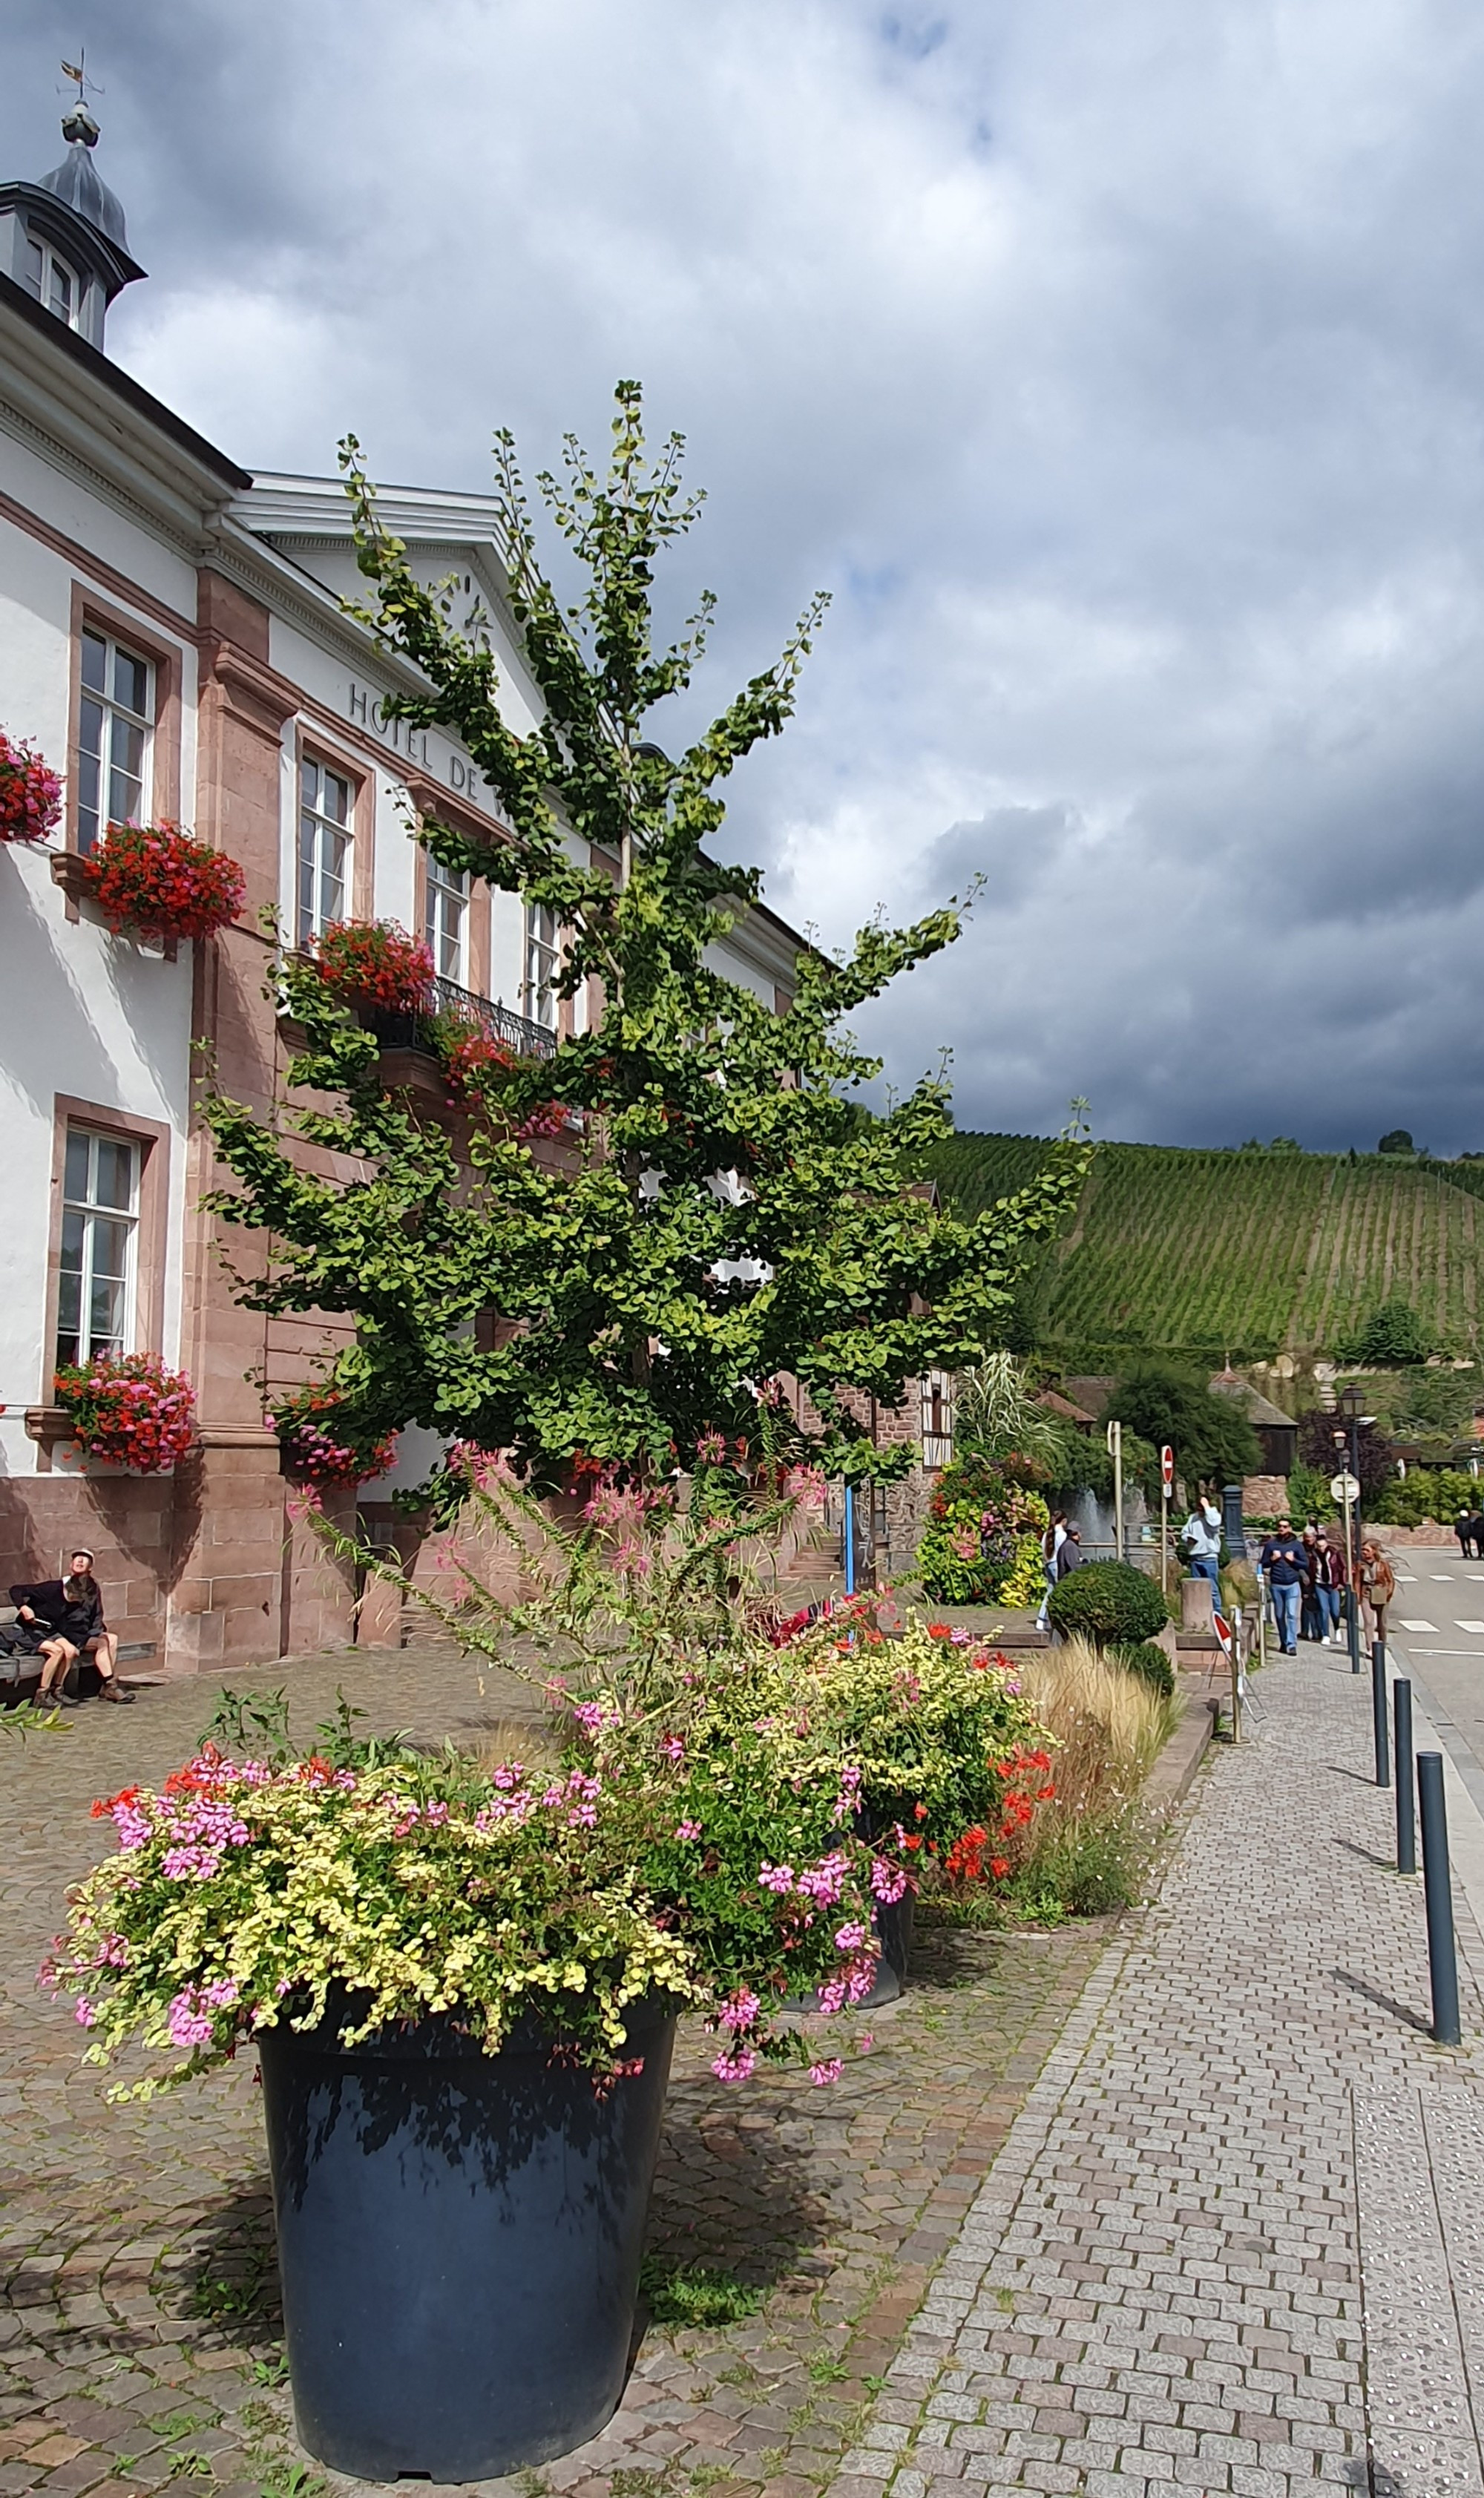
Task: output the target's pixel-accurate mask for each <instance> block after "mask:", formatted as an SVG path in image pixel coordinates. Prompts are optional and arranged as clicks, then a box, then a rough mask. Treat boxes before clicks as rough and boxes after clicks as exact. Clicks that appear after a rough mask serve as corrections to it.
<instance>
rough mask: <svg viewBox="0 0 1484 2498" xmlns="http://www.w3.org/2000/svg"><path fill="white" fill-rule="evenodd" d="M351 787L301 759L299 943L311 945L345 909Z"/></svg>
mask: <svg viewBox="0 0 1484 2498" xmlns="http://www.w3.org/2000/svg"><path fill="white" fill-rule="evenodd" d="M350 863H351V785H350V783H349V781H348V780H347V779H346V778H345V775H344V774H343V773H341V772H332V771H331V769H330V766H329V764H328V763H320V762H317V761H316V760H315V758H314V756H313V755H312V754H306V755H305V756H304V758H303V760H302V762H301V763H300V767H299V943H300V945H313V943H314V941H315V939H316V938H317V937H323V935H324V933H325V931H326V929H327V928H328V927H329V926H330V925H331V922H332V920H336V919H343V918H344V917H345V915H346V913H347V911H348V909H349V905H350Z"/></svg>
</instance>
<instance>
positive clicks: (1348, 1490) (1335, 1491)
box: [1330, 1475, 1360, 1501]
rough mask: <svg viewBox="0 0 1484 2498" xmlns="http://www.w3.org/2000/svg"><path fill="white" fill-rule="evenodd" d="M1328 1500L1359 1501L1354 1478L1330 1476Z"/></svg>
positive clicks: (1358, 1488)
mask: <svg viewBox="0 0 1484 2498" xmlns="http://www.w3.org/2000/svg"><path fill="white" fill-rule="evenodd" d="M1330 1498H1331V1500H1348V1501H1357V1500H1359V1498H1360V1486H1359V1484H1358V1483H1357V1482H1356V1480H1355V1477H1354V1476H1353V1475H1331V1477H1330Z"/></svg>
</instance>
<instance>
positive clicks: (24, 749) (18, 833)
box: [0, 729, 62, 842]
mask: <svg viewBox="0 0 1484 2498" xmlns="http://www.w3.org/2000/svg"><path fill="white" fill-rule="evenodd" d="M61 815H62V784H61V780H60V778H59V776H58V775H57V774H56V773H55V772H53V771H52V769H51V766H50V764H49V763H44V762H43V760H42V758H41V756H40V755H39V754H38V753H37V752H36V749H35V747H34V746H31V745H28V744H27V742H26V740H25V739H24V738H15V739H13V738H9V737H7V736H6V734H5V731H4V729H0V842H44V841H45V840H46V839H47V834H48V833H53V832H55V830H56V827H57V825H58V823H59V822H60V820H61Z"/></svg>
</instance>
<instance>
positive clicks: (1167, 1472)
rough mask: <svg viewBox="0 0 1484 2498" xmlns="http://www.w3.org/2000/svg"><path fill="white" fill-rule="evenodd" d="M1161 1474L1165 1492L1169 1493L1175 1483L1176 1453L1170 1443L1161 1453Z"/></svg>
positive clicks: (1166, 1444) (1167, 1443)
mask: <svg viewBox="0 0 1484 2498" xmlns="http://www.w3.org/2000/svg"><path fill="white" fill-rule="evenodd" d="M1159 1473H1160V1478H1161V1480H1162V1482H1163V1484H1164V1488H1165V1490H1166V1491H1169V1490H1170V1489H1172V1487H1173V1485H1174V1482H1175V1452H1174V1450H1173V1449H1172V1448H1171V1447H1170V1445H1169V1442H1168V1441H1166V1443H1165V1445H1164V1447H1163V1448H1162V1449H1161V1450H1160V1452H1159Z"/></svg>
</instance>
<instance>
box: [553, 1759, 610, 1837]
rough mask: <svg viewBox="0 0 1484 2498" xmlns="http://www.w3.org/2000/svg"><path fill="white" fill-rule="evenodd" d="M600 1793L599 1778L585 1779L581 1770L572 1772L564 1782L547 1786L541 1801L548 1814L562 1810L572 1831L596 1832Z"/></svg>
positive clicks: (601, 1788)
mask: <svg viewBox="0 0 1484 2498" xmlns="http://www.w3.org/2000/svg"><path fill="white" fill-rule="evenodd" d="M602 1792H603V1781H602V1779H601V1778H587V1777H584V1776H583V1773H582V1771H581V1770H573V1771H571V1772H570V1773H569V1774H568V1777H567V1778H566V1779H565V1781H564V1782H559V1783H556V1784H553V1785H552V1786H549V1787H548V1788H547V1790H546V1792H545V1794H544V1795H543V1796H542V1799H541V1801H542V1803H543V1804H544V1805H545V1806H546V1808H547V1809H548V1811H550V1812H558V1811H561V1810H563V1809H564V1810H565V1812H566V1816H567V1821H568V1824H569V1826H570V1827H571V1828H572V1829H573V1830H596V1828H597V1826H598V1798H599V1796H600V1795H601V1794H602Z"/></svg>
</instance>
